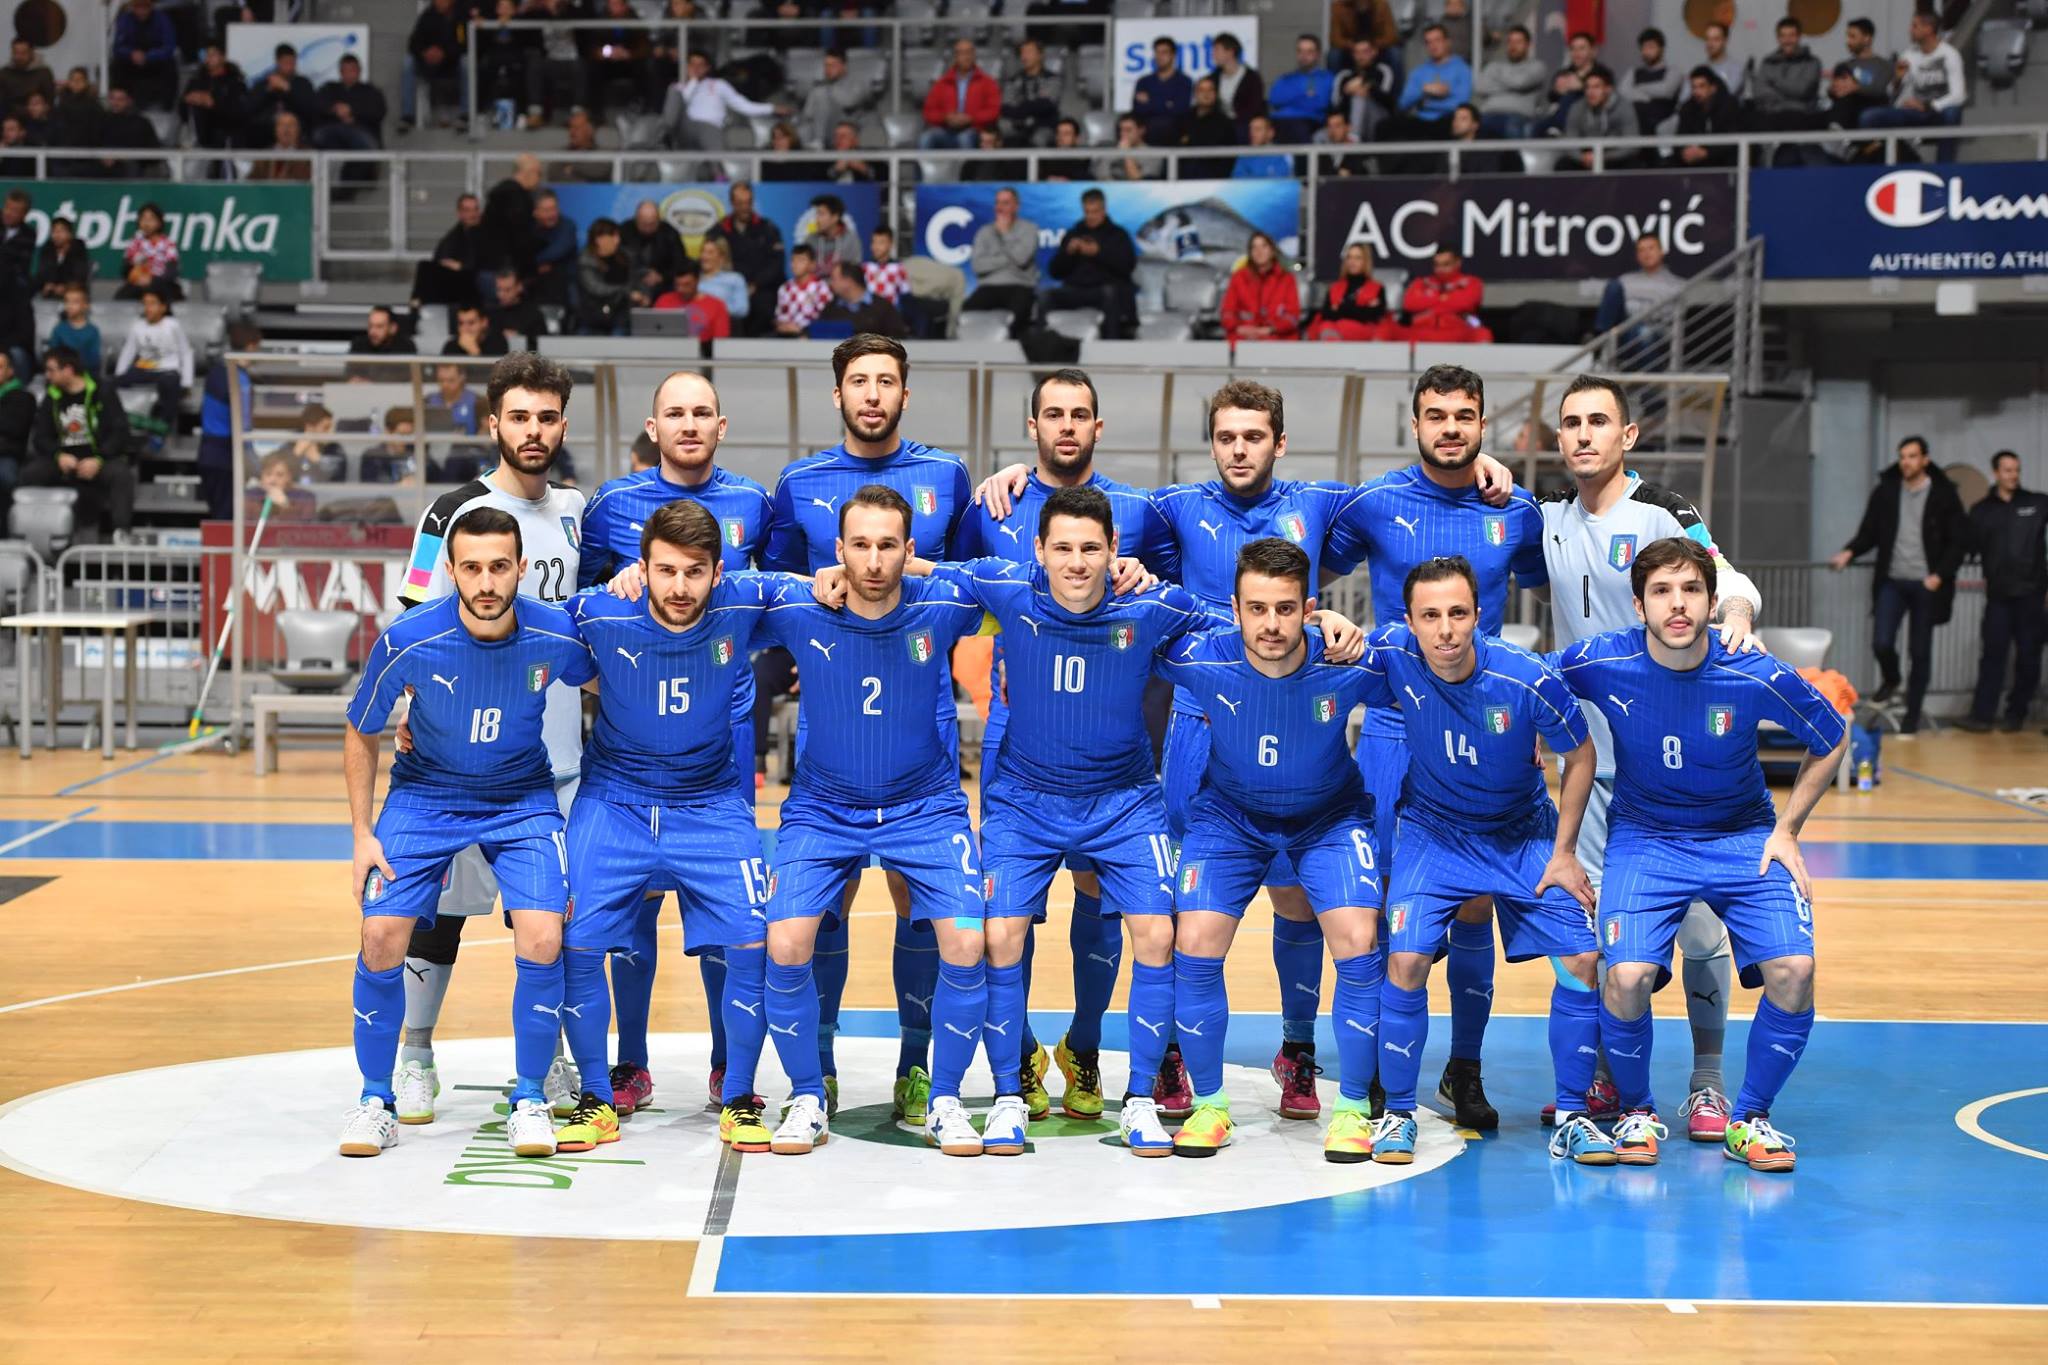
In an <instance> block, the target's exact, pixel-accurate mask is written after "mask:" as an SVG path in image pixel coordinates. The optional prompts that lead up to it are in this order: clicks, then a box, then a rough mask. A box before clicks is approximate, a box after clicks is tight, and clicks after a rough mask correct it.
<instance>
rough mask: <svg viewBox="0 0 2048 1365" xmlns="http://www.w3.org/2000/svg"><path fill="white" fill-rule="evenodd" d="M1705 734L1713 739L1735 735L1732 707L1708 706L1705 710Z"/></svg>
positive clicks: (1733, 709)
mask: <svg viewBox="0 0 2048 1365" xmlns="http://www.w3.org/2000/svg"><path fill="white" fill-rule="evenodd" d="M1707 733H1708V734H1710V735H1712V736H1713V737H1714V738H1715V739H1720V738H1723V737H1724V736H1727V735H1731V734H1733V733H1735V708H1734V707H1732V706H1709V707H1708V708H1707Z"/></svg>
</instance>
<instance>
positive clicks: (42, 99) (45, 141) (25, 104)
mask: <svg viewBox="0 0 2048 1365" xmlns="http://www.w3.org/2000/svg"><path fill="white" fill-rule="evenodd" d="M50 104H51V100H50V97H49V96H48V95H45V94H44V93H43V92H42V91H40V90H31V91H29V92H28V98H27V99H25V100H23V101H22V103H21V127H22V131H23V132H25V133H27V134H28V140H29V143H30V145H32V146H36V147H47V146H49V145H50Z"/></svg>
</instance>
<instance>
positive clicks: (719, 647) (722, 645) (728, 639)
mask: <svg viewBox="0 0 2048 1365" xmlns="http://www.w3.org/2000/svg"><path fill="white" fill-rule="evenodd" d="M733 653H734V650H733V647H732V636H730V635H721V636H719V637H718V638H717V639H716V640H713V641H712V642H711V662H712V663H714V664H720V665H724V664H729V663H731V662H732V656H733Z"/></svg>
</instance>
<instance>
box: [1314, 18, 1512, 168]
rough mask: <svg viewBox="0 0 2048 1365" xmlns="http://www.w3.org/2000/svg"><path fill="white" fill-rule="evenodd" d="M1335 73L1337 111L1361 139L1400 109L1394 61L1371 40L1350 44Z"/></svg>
mask: <svg viewBox="0 0 2048 1365" xmlns="http://www.w3.org/2000/svg"><path fill="white" fill-rule="evenodd" d="M1336 74H1337V94H1336V101H1337V102H1336V106H1335V107H1336V110H1337V111H1338V112H1340V113H1343V114H1345V115H1346V116H1347V118H1348V119H1349V121H1350V125H1351V128H1352V130H1353V131H1354V132H1356V133H1357V134H1358V140H1359V141H1360V142H1371V141H1373V140H1374V139H1375V138H1377V137H1378V136H1379V130H1380V127H1381V125H1383V124H1385V123H1387V122H1388V121H1389V120H1391V119H1392V118H1394V116H1395V115H1396V114H1397V113H1398V112H1399V105H1400V99H1401V78H1400V76H1399V74H1398V73H1397V72H1396V71H1395V70H1394V64H1393V62H1391V61H1389V60H1388V59H1387V57H1386V56H1385V55H1384V54H1383V53H1381V51H1380V50H1379V47H1378V45H1377V44H1375V43H1374V42H1373V40H1372V39H1370V38H1359V39H1357V40H1355V41H1354V42H1353V43H1352V44H1351V55H1350V57H1349V64H1348V65H1347V66H1345V67H1344V69H1343V70H1341V71H1339V72H1337V73H1336ZM1539 79H1540V77H1539Z"/></svg>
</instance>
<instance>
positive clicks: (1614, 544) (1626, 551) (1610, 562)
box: [1607, 536, 1636, 573]
mask: <svg viewBox="0 0 2048 1365" xmlns="http://www.w3.org/2000/svg"><path fill="white" fill-rule="evenodd" d="M1635 562H1636V538H1635V537H1634V536H1609V537H1608V538H1607V567H1608V568H1610V569H1614V570H1617V571H1619V572H1621V573H1627V572H1628V566H1629V565H1631V564H1633V563H1635Z"/></svg>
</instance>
